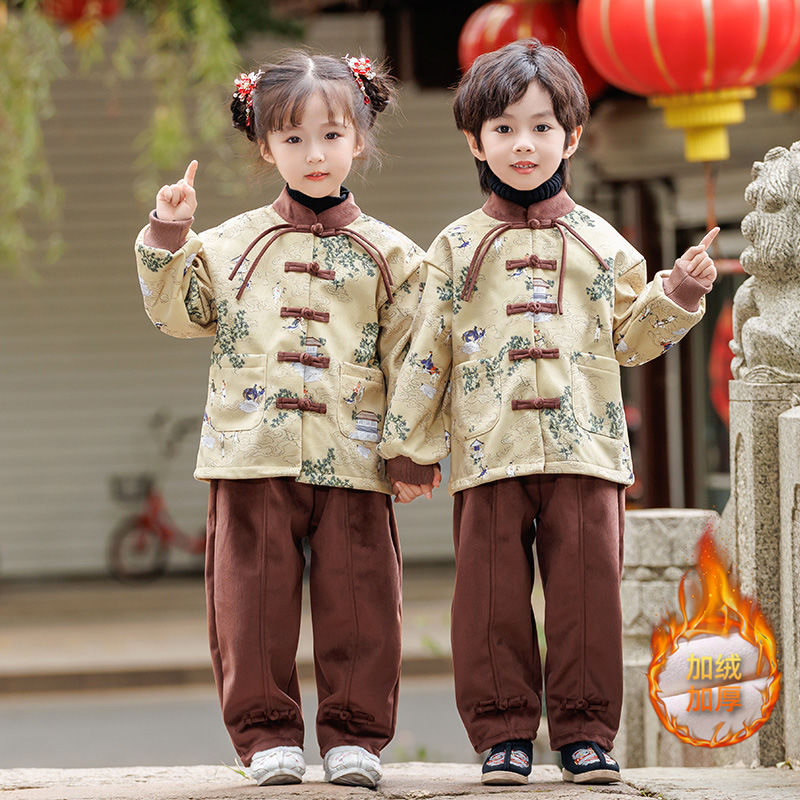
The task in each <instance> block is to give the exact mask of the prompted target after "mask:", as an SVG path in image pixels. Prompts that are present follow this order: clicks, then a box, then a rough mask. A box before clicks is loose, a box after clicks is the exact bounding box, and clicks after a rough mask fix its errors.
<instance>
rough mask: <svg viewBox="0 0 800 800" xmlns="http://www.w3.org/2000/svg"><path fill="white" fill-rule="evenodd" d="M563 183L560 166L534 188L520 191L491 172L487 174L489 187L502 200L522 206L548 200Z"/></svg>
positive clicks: (558, 190)
mask: <svg viewBox="0 0 800 800" xmlns="http://www.w3.org/2000/svg"><path fill="white" fill-rule="evenodd" d="M563 185H564V178H563V176H562V174H561V168H560V167H559V169H558V171H557V172H556V173H555V174H554V175H553V176H552V177H550V178H548V179H547V180H546V181H545V182H544V183H542V184H540V185H539V186H537V187H536V188H535V189H528V190H527V191H520V190H519V189H514V188H513V187H512V186H509V185H508V184H507V183H503V181H501V180H500V178H498V177H497V175H495V174H494V173H493V172H492V173H490V175H489V188H490V189H491V190H492V191H493V192H494V193H495V194H496V195H497V196H498V197H502V198H503V200H510V201H511V202H512V203H516V204H517V205H519V206H522V207H523V208H528V206H532V205H533V204H534V203H540V202H541V201H542V200H549V199H550V198H551V197H555V196H556V195H557V194H558V193H559V192H560V191H561V187H562V186H563Z"/></svg>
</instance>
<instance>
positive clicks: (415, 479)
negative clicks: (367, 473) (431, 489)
mask: <svg viewBox="0 0 800 800" xmlns="http://www.w3.org/2000/svg"><path fill="white" fill-rule="evenodd" d="M438 466H439V465H438V464H417V463H415V462H414V461H412V460H411V459H410V458H408V457H407V456H395V457H394V458H390V459H388V460H387V461H386V474H387V475H388V476H389V480H390V481H391V482H392V483H395V481H402V482H403V483H411V484H414V485H415V486H421V485H422V484H426V483H433V475H434V472H433V468H434V467H438Z"/></svg>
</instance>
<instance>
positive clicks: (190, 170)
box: [183, 159, 719, 230]
mask: <svg viewBox="0 0 800 800" xmlns="http://www.w3.org/2000/svg"><path fill="white" fill-rule="evenodd" d="M196 172H197V160H196V159H193V160H192V161H190V162H189V166H188V167H186V174H185V175H184V176H183V179H184V180H185V181H186V183H188V184H189V186H194V176H195V173H196ZM717 230H719V229H717Z"/></svg>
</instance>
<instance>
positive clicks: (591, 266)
mask: <svg viewBox="0 0 800 800" xmlns="http://www.w3.org/2000/svg"><path fill="white" fill-rule="evenodd" d="M425 261H426V267H425V268H426V270H427V279H426V283H425V285H424V290H423V294H422V300H421V304H420V307H419V309H418V311H417V314H416V317H415V320H414V325H413V331H412V338H411V346H410V351H409V354H408V357H407V359H406V362H405V365H404V366H403V370H402V372H401V374H400V378H399V379H398V381H397V388H396V390H395V394H394V396H393V398H392V401H391V403H390V406H389V411H388V413H387V424H386V426H385V428H384V434H383V441H382V443H381V445H380V448H379V451H380V452H381V453H382V454H383V456H384V457H385V458H387V459H389V458H395V457H398V456H403V457H407V458H410V459H412V460H413V461H414V462H417V463H418V464H432V463H434V462H436V461H438V460H440V459H441V458H443V457H444V456H445V455H446V453H447V451H448V449H449V450H450V451H451V455H452V458H451V468H450V485H449V488H450V491H451V493H455V492H457V491H460V490H462V489H466V488H468V487H470V486H476V485H478V484H480V483H486V482H489V481H495V480H498V479H501V478H506V477H511V476H514V475H529V474H535V473H548V474H553V473H555V474H558V473H578V474H583V475H594V476H596V477H599V478H604V479H606V480H609V481H614V482H617V483H622V484H631V483H632V482H633V471H632V464H631V456H630V448H629V444H628V432H627V427H626V425H625V415H624V411H623V405H622V395H621V390H620V365H622V366H633V365H636V364H643V363H645V362H646V361H650V360H651V359H653V358H655V357H656V356H658V355H660V354H661V353H663V352H665V351H666V350H668V349H669V348H670V347H672V346H673V345H674V344H675V343H676V342H678V341H680V339H681V338H682V337H683V336H684V335H685V334H686V332H687V331H688V330H689V329H690V328H691V327H692V326H693V325H695V324H696V323H697V322H698V321H699V320H700V319H701V318H702V316H703V313H704V309H705V298H704V294H705V292H707V291H708V289H707V288H704V287H703V286H702V285H701V284H700V283H699V282H698V281H696V280H695V279H694V278H692V277H691V276H689V275H688V274H687V273H686V272H685V271H684V270H683V269H682V268H680V267H676V268H675V269H673V270H672V271H671V272H670V271H663V272H659V273H658V274H657V275H656V277H655V278H654V279H653V280H652V281H651V282H650V283H648V282H647V278H646V268H645V262H644V260H643V258H642V256H641V255H640V254H639V253H637V252H636V250H634V248H633V247H631V245H630V244H629V243H628V242H627V241H626V240H625V239H624V238H623V237H622V236H621V235H620V234H619V233H617V231H615V230H614V228H612V227H611V225H609V224H608V223H607V222H606V221H605V220H603V219H602V218H600V217H599V216H597V215H596V214H594V213H592V212H591V211H588V210H587V209H585V208H582V207H581V206H576V205H575V203H574V202H573V201H572V200H571V199H570V198H569V196H568V195H567V194H566V192H564V191H562V192H560V193H559V194H557V195H556V196H555V197H553V198H550V199H549V200H544V201H542V202H540V203H536V204H534V205H532V206H530V207H529V208H528V209H527V210H526V209H525V208H523V207H522V206H519V205H517V204H515V203H512V202H509V201H507V200H504V199H501V198H500V197H498V196H497V195H495V194H492V195H491V196H490V197H489V199H488V200H487V202H486V204H485V205H484V206H483V208H481V209H479V210H477V211H474V212H472V213H471V214H467V215H466V216H464V217H461V218H460V219H458V220H456V221H455V222H454V223H453V224H452V225H450V226H448V227H447V228H446V229H445V230H444V231H442V233H441V234H440V235H439V236H438V237H437V239H436V240H435V241H434V242H433V244H432V245H431V247H430V249H429V251H428V254H427V256H426V259H425ZM471 265H472V267H471ZM476 270H477V279H475V275H476ZM665 279H666V280H665ZM473 282H474V289H473V290H472V293H471V297H470V299H467V297H469V294H470V285H471V284H472V283H473ZM692 309H694V310H692ZM392 477H393V478H395V479H398V480H404V475H403V474H402V472H398V471H396V470H392Z"/></svg>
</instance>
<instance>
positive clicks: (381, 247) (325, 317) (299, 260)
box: [136, 52, 433, 787]
mask: <svg viewBox="0 0 800 800" xmlns="http://www.w3.org/2000/svg"><path fill="white" fill-rule="evenodd" d="M235 86H236V91H235V92H234V96H233V102H232V104H231V110H232V113H233V121H234V126H235V127H237V128H238V129H239V130H241V131H243V132H244V133H245V134H246V135H247V137H248V139H250V140H251V141H253V142H254V143H255V144H257V146H258V148H259V151H260V154H261V156H262V157H263V159H264V160H265V161H267V162H269V163H270V164H273V165H275V167H276V168H277V169H278V172H279V173H280V174H281V176H282V177H283V179H284V180H285V181H286V184H287V185H286V187H285V188H284V190H283V191H282V192H281V194H280V195H279V197H278V198H277V199H276V200H275V202H274V203H272V204H271V205H268V206H263V207H261V208H257V209H254V210H252V211H247V212H245V213H244V214H240V215H239V216H237V217H234V218H233V219H230V220H228V221H227V222H224V223H222V224H221V225H219V226H218V227H216V228H212V229H211V230H208V231H205V232H204V233H201V234H199V235H198V234H195V233H194V232H192V231H191V230H190V227H191V224H192V218H193V214H194V212H195V208H196V207H197V203H196V199H195V190H194V177H195V172H196V170H197V162H196V161H193V162H192V163H191V164H189V167H188V169H187V170H186V174H185V176H184V178H183V180H181V181H179V182H178V183H177V184H174V185H171V186H164V187H162V189H161V190H160V191H159V192H158V195H157V198H156V209H155V212H153V213H151V215H150V224H149V225H148V226H147V227H146V228H144V230H143V231H142V232H141V233H140V235H139V238H138V240H137V243H136V253H137V261H138V268H139V276H140V280H141V286H142V292H143V294H144V303H145V308H146V310H147V313H148V315H149V316H150V319H151V320H152V321H153V323H154V324H155V325H156V327H158V328H159V329H160V330H162V331H163V332H164V333H168V334H170V335H172V336H178V337H193V336H213V337H214V345H213V347H212V352H211V369H210V374H209V382H208V399H207V403H206V408H205V414H204V416H203V427H202V433H201V439H200V449H199V455H198V459H197V469H196V471H195V477H196V478H199V479H203V480H208V481H209V482H210V485H211V493H210V501H209V513H208V543H207V554H206V594H207V604H208V616H209V631H210V640H211V655H212V660H213V665H214V674H215V677H216V682H217V689H218V691H219V696H220V701H221V704H222V713H223V718H224V721H225V724H226V726H227V728H228V731H229V733H230V736H231V738H232V740H233V744H234V747H235V749H236V751H237V753H238V755H239V757H240V758H241V759H242V761H243V763H244V764H245V765H247V766H248V767H249V771H250V774H251V775H252V777H253V778H254V779H255V780H256V782H257V783H258V784H259V785H264V784H272V783H296V782H299V781H300V780H301V778H302V775H303V773H304V771H305V763H304V760H303V754H302V747H303V732H304V728H303V719H302V716H301V709H300V692H299V688H298V680H297V671H296V667H295V655H296V650H297V641H298V634H299V624H300V604H301V588H302V577H303V567H304V558H303V549H302V544H301V542H302V540H303V538H304V537H306V536H307V537H308V538H309V542H310V547H311V552H312V559H311V579H310V581H311V609H312V616H313V628H314V655H315V669H316V677H317V692H318V700H319V707H318V711H317V737H318V741H319V745H320V749H321V753H322V755H323V756H324V763H325V777H326V779H327V780H329V781H332V782H334V783H346V784H355V785H364V786H370V787H374V786H375V785H376V784H377V782H378V780H379V779H380V777H381V769H380V761H379V754H380V751H381V749H382V748H383V747H384V746H385V745H386V744H387V743H388V742H389V741H390V739H391V738H392V735H393V733H394V726H395V717H396V712H397V691H398V677H399V670H400V551H399V546H398V540H397V530H396V527H395V522H394V517H393V513H392V507H391V503H390V484H389V482H388V480H387V478H386V476H385V470H384V464H383V461H382V459H381V457H380V456H379V455H378V453H377V444H378V442H379V441H380V438H381V434H382V429H383V425H384V421H385V416H386V396H387V391H391V390H392V388H393V386H394V383H395V381H396V379H397V374H398V371H399V368H400V366H401V364H402V358H403V355H404V353H405V349H404V348H405V347H406V345H407V340H408V334H409V329H410V324H411V320H412V317H413V313H414V310H415V308H416V305H417V301H418V296H419V285H420V284H419V280H420V276H419V265H420V253H419V250H418V248H417V247H416V246H415V245H414V243H413V242H411V241H410V240H409V239H407V238H406V237H405V236H403V235H402V234H401V233H399V232H397V231H396V230H393V229H392V228H390V227H389V226H388V225H385V224H384V223H382V222H379V221H378V220H375V219H372V218H371V217H368V216H366V215H365V214H363V213H362V212H361V210H360V209H359V207H358V206H357V205H356V203H355V200H354V198H353V195H352V194H351V193H350V192H349V191H348V190H347V189H346V188H344V187H343V186H342V181H343V180H344V179H345V178H346V177H347V175H348V173H349V171H350V167H351V164H352V162H353V159H354V158H357V157H361V158H364V157H366V156H368V155H369V154H370V153H371V151H372V150H373V149H374V129H373V124H374V122H375V118H376V115H377V114H378V113H380V112H381V111H383V110H384V109H385V108H386V107H387V106H388V105H389V104H390V103H391V102H392V93H391V91H390V87H389V83H388V81H387V78H386V76H385V75H384V74H383V73H382V72H381V71H380V70H379V69H377V68H374V67H373V66H372V65H371V64H370V62H369V60H368V59H365V58H360V59H355V58H349V57H348V58H345V59H338V58H334V57H331V56H319V55H316V56H311V55H308V54H306V53H303V52H292V53H291V54H289V55H288V56H287V57H286V58H284V59H283V60H281V61H280V62H279V63H276V64H268V65H266V66H264V67H262V68H261V69H260V70H259V71H258V72H256V73H250V74H249V75H244V74H243V75H242V76H241V77H240V78H238V79H237V80H236V81H235ZM412 467H413V465H412ZM406 468H408V465H406ZM411 471H412V472H413V471H414V470H413V469H411ZM416 474H417V476H418V477H417V483H423V484H425V483H429V484H432V483H433V480H432V475H433V471H432V469H431V468H430V467H427V468H422V469H420V470H417V472H416ZM429 475H430V477H428V476H429Z"/></svg>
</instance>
